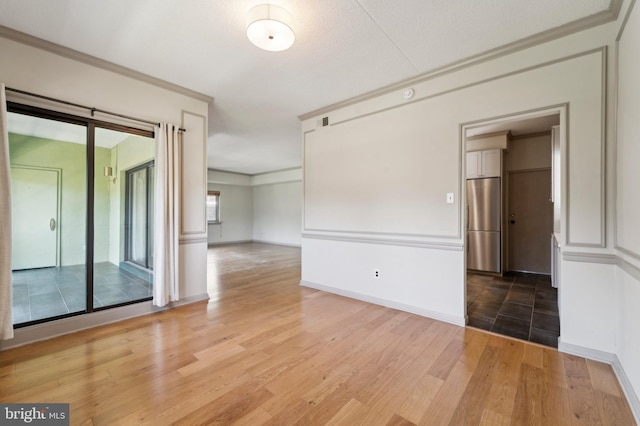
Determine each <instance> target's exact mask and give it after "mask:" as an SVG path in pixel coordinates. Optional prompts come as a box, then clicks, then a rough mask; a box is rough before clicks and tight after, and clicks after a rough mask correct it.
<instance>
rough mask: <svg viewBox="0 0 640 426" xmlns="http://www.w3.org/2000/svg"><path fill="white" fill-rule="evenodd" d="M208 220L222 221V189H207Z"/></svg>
mask: <svg viewBox="0 0 640 426" xmlns="http://www.w3.org/2000/svg"><path fill="white" fill-rule="evenodd" d="M207 222H208V223H220V191H207Z"/></svg>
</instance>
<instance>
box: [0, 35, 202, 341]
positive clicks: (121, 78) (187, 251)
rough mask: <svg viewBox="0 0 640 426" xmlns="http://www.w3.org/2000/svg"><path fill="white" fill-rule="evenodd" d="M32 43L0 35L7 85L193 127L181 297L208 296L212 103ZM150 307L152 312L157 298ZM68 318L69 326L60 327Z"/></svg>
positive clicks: (23, 334)
mask: <svg viewBox="0 0 640 426" xmlns="http://www.w3.org/2000/svg"><path fill="white" fill-rule="evenodd" d="M25 43H29V44H28V45H27V44H24V43H22V42H17V41H13V40H9V39H5V38H0V78H1V79H2V81H3V82H4V83H5V84H6V86H7V87H11V88H16V89H21V90H26V91H29V92H33V93H37V94H41V95H45V96H50V97H54V98H58V99H63V100H66V101H70V102H74V103H78V104H84V105H88V106H92V107H96V108H100V109H104V110H107V111H116V112H119V113H121V114H125V115H130V116H134V117H138V118H141V119H145V120H149V121H152V122H169V123H174V124H177V125H180V126H182V127H185V128H186V129H187V131H186V133H185V135H184V143H183V151H182V155H183V162H184V164H188V165H189V166H188V167H183V169H182V175H181V179H182V183H183V188H182V197H181V207H182V209H181V229H180V258H181V260H182V262H183V265H184V266H183V267H181V268H180V298H181V300H182V301H190V300H200V299H206V298H207V297H208V296H207V290H206V288H207V286H206V247H207V239H206V235H207V234H206V231H207V230H206V223H205V220H204V212H205V191H206V166H205V159H206V134H207V129H206V124H207V119H206V117H207V102H206V101H205V100H204V97H200V98H198V97H196V96H189V95H187V94H183V93H178V92H177V91H171V90H169V89H167V88H161V87H159V86H156V85H154V84H151V83H149V82H143V81H141V80H139V79H134V78H131V77H127V76H125V75H123V74H120V73H116V72H112V71H107V70H105V69H103V68H100V67H98V66H96V65H92V64H90V63H89V62H90V60H89V59H87V60H86V61H84V62H80V61H78V60H74V59H69V58H68V57H66V56H60V55H57V54H54V53H49V52H47V51H45V50H42V49H40V48H39V47H34V46H36V45H38V43H37V42H34V41H33V39H29V38H26V39H25ZM7 97H8V99H9V100H10V101H16V102H23V103H30V104H37V105H40V106H44V107H46V108H49V109H51V108H56V109H57V108H58V107H59V105H56V104H51V103H48V102H47V103H43V102H39V101H37V100H34V99H30V98H25V97H23V96H18V95H15V94H12V93H11V92H8V93H7ZM60 110H64V111H65V112H71V113H74V114H77V115H83V116H89V113H88V112H87V111H85V110H78V109H74V108H71V107H68V108H66V107H65V108H62V107H60ZM96 118H98V119H101V120H105V121H111V120H112V119H113V118H112V117H109V116H100V114H99V113H98V114H96ZM145 306H146V305H145ZM135 308H136V309H137V308H138V307H135ZM127 309H129V308H127ZM127 309H119V310H113V312H109V313H107V314H100V315H98V314H97V313H96V315H93V314H92V315H93V316H92V315H89V316H82V317H75V318H73V319H71V320H67V321H60V322H56V323H55V324H53V325H51V328H50V329H49V328H47V327H49V326H47V327H44V328H43V327H40V333H42V330H44V329H45V328H47V331H46V333H47V334H48V335H49V336H51V335H54V334H59V333H62V332H68V331H69V330H73V329H74V328H75V329H77V328H78V327H80V328H82V327H86V326H87V325H86V324H89V323H92V321H93V320H92V318H100V320H99V321H103V318H104V321H114V320H117V319H118V318H122V317H124V316H126V315H128V314H127V312H129V311H128V310H127ZM145 309H146V310H147V311H151V310H152V307H151V304H150V302H149V303H148V307H145ZM138 314H139V313H138ZM107 317H108V318H107ZM63 323H64V324H65V325H64V327H63V326H61V325H60V324H63ZM56 327H58V328H57V329H56ZM34 330H35V329H34ZM30 331H31V330H30V329H29V328H23V329H19V330H18V332H16V339H14V341H12V342H11V344H14V343H16V342H18V343H19V341H20V339H23V341H28V340H29V337H28V334H29V333H30Z"/></svg>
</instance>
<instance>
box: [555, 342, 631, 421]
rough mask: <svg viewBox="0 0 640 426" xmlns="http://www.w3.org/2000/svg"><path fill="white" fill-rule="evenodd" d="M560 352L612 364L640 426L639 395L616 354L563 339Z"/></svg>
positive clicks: (559, 346) (560, 343)
mask: <svg viewBox="0 0 640 426" xmlns="http://www.w3.org/2000/svg"><path fill="white" fill-rule="evenodd" d="M558 350H559V351H560V352H564V353H568V354H571V355H577V356H581V357H583V358H587V359H591V360H594V361H600V362H604V363H606V364H610V365H611V368H613V371H614V373H615V374H616V377H617V378H618V382H619V383H620V387H621V388H622V391H623V392H624V395H625V396H626V398H627V402H628V403H629V407H630V408H631V412H632V413H633V416H634V417H635V420H636V423H638V424H640V400H639V399H638V395H637V394H636V392H635V390H634V389H633V386H632V385H631V381H630V380H629V378H628V377H627V373H625V371H624V367H623V366H622V364H621V363H620V360H619V359H618V356H617V355H616V354H613V353H610V352H604V351H599V350H596V349H591V348H585V347H584V346H578V345H573V344H571V343H564V342H562V337H561V338H560V339H558Z"/></svg>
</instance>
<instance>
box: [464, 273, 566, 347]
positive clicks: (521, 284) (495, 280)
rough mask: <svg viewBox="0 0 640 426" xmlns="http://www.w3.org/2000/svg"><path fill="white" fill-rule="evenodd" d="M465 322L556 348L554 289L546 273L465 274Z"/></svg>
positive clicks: (555, 290) (555, 302)
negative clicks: (466, 317)
mask: <svg viewBox="0 0 640 426" xmlns="http://www.w3.org/2000/svg"><path fill="white" fill-rule="evenodd" d="M467 315H468V316H469V325H470V326H472V327H476V328H480V329H483V330H488V331H493V332H495V333H500V334H503V335H507V336H511V337H516V338H519V339H523V340H528V341H531V342H536V343H540V344H543V345H546V346H551V347H554V348H557V347H558V336H559V335H560V318H559V315H558V290H557V289H555V288H553V287H551V279H550V277H549V276H548V275H537V274H522V273H508V274H505V276H503V277H499V276H490V275H480V274H474V273H468V274H467Z"/></svg>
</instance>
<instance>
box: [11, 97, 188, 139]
mask: <svg viewBox="0 0 640 426" xmlns="http://www.w3.org/2000/svg"><path fill="white" fill-rule="evenodd" d="M5 90H8V91H10V92H15V93H20V94H21V95H27V96H32V97H34V98H39V99H45V100H47V101H52V102H57V103H59V104H64V105H69V106H73V107H76V108H83V109H87V110H89V111H91V116H92V117H93V114H94V113H96V112H99V113H101V114H107V115H112V116H114V117H120V118H124V119H126V120H132V121H137V122H139V123H146V124H151V125H152V126H160V124H159V123H156V122H155V121H149V120H143V119H141V118H136V117H131V116H129V115H124V114H118V113H117V112H110V111H105V110H103V109H99V108H93V107H88V106H86V105H80V104H76V103H73V102H69V101H63V100H61V99H56V98H52V97H49V96H44V95H38V94H37V93H31V92H27V91H24V90H20V89H13V88H11V87H5ZM178 130H179V131H181V132H186V129H183V128H180V127H179V128H178Z"/></svg>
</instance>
